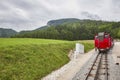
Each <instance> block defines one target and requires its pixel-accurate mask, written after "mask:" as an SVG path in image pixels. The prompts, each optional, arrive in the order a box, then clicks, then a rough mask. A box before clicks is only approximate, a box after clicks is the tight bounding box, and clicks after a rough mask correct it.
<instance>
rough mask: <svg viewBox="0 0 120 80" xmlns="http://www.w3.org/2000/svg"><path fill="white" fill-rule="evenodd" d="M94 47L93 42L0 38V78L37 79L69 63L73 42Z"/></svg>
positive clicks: (86, 48)
mask: <svg viewBox="0 0 120 80" xmlns="http://www.w3.org/2000/svg"><path fill="white" fill-rule="evenodd" d="M77 42H79V43H81V44H84V46H85V52H87V51H89V50H91V49H93V48H94V45H93V41H64V40H49V39H32V38H0V80H38V79H41V78H42V77H44V76H46V75H47V74H49V73H50V72H52V71H53V70H56V69H58V68H60V67H61V66H63V65H64V64H66V63H68V62H69V58H68V53H69V51H70V50H71V49H74V48H75V43H77Z"/></svg>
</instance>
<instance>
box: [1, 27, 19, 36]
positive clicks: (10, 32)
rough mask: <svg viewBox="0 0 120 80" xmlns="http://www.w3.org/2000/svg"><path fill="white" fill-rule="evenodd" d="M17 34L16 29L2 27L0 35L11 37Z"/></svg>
mask: <svg viewBox="0 0 120 80" xmlns="http://www.w3.org/2000/svg"><path fill="white" fill-rule="evenodd" d="M15 34H17V32H16V31H15V30H12V29H4V28H0V37H10V36H13V35H15Z"/></svg>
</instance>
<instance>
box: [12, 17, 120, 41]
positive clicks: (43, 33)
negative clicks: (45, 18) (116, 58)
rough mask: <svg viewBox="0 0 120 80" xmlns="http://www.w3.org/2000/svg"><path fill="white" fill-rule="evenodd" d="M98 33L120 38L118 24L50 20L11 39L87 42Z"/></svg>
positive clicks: (95, 21)
mask: <svg viewBox="0 0 120 80" xmlns="http://www.w3.org/2000/svg"><path fill="white" fill-rule="evenodd" d="M98 32H108V33H110V34H111V35H112V36H113V37H114V38H120V22H107V21H98V20H79V19H73V18H71V19H59V20H51V21H49V22H48V23H47V26H44V27H40V28H38V29H36V30H33V31H24V32H20V33H19V34H17V35H15V36H13V37H20V38H23V37H25V38H44V39H61V40H88V39H92V40H93V38H94V35H95V34H96V33H98Z"/></svg>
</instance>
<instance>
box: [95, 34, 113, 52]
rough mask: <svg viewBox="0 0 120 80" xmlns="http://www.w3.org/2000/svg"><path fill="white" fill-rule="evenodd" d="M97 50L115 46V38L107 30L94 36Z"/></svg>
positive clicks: (105, 49)
mask: <svg viewBox="0 0 120 80" xmlns="http://www.w3.org/2000/svg"><path fill="white" fill-rule="evenodd" d="M94 43H95V50H97V49H98V50H99V51H100V52H101V51H107V50H109V49H110V48H111V47H112V46H113V38H112V37H111V36H110V34H108V33H106V32H100V33H98V34H97V35H95V37H94Z"/></svg>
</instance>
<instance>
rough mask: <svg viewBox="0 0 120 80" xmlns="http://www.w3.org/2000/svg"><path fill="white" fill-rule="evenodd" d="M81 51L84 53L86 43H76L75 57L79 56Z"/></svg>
mask: <svg viewBox="0 0 120 80" xmlns="http://www.w3.org/2000/svg"><path fill="white" fill-rule="evenodd" d="M80 53H84V45H82V44H79V43H76V48H75V52H74V58H77V55H78V54H80Z"/></svg>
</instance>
